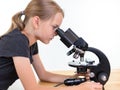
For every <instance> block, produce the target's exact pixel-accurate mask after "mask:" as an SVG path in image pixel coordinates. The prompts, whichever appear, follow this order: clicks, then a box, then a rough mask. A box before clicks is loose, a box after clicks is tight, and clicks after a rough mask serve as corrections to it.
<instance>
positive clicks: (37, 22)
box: [32, 16, 40, 29]
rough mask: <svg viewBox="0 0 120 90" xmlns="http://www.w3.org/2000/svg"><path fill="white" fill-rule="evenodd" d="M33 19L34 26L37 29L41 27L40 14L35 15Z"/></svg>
mask: <svg viewBox="0 0 120 90" xmlns="http://www.w3.org/2000/svg"><path fill="white" fill-rule="evenodd" d="M32 21H33V26H34V28H36V29H37V28H38V27H39V23H40V18H39V17H38V16H34V17H33V20H32Z"/></svg>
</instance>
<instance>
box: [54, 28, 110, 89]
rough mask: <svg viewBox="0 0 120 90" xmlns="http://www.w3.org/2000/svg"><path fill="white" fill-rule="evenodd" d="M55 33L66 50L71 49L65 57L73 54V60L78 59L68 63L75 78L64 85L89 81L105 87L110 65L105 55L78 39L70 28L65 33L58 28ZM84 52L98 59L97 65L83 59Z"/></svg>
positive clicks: (80, 38) (67, 80) (92, 61)
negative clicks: (74, 72) (74, 70)
mask: <svg viewBox="0 0 120 90" xmlns="http://www.w3.org/2000/svg"><path fill="white" fill-rule="evenodd" d="M56 32H57V34H58V36H59V37H60V40H61V41H62V43H63V44H65V45H66V46H67V47H68V48H70V47H72V49H71V50H70V51H68V52H67V55H68V56H69V55H72V54H73V58H74V59H78V58H80V59H79V60H77V61H76V60H72V61H71V62H68V65H69V66H71V67H74V68H76V74H77V77H75V78H69V79H66V80H65V81H64V84H65V85H67V86H73V85H78V84H81V83H83V82H85V81H89V80H91V81H95V82H100V83H101V84H102V85H105V84H106V82H107V81H108V79H109V76H110V63H109V61H108V58H107V57H106V55H105V54H104V53H103V52H102V51H100V50H99V49H97V48H94V47H89V46H88V43H87V42H86V41H85V40H84V39H83V38H82V37H78V36H77V35H76V34H75V33H74V32H73V31H72V30H71V29H70V28H68V29H67V30H66V31H65V32H64V31H63V30H62V29H60V28H58V29H57V30H56ZM86 52H91V53H93V54H95V55H96V56H97V57H98V59H99V63H97V64H95V62H96V61H95V60H88V59H85V58H84V56H85V53H86ZM103 90H104V87H103Z"/></svg>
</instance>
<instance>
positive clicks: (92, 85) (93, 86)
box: [79, 81, 103, 90]
mask: <svg viewBox="0 0 120 90" xmlns="http://www.w3.org/2000/svg"><path fill="white" fill-rule="evenodd" d="M79 86H80V87H81V89H83V90H103V85H102V84H100V83H96V82H93V81H87V82H84V83H81V84H80V85H79Z"/></svg>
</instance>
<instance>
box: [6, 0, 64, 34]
mask: <svg viewBox="0 0 120 90" xmlns="http://www.w3.org/2000/svg"><path fill="white" fill-rule="evenodd" d="M58 12H59V13H62V15H63V17H64V12H63V10H62V9H61V7H60V6H59V5H58V4H57V3H56V2H54V1H53V0H31V1H30V2H29V4H28V5H27V7H26V8H25V10H24V11H20V12H18V13H16V14H15V15H14V16H13V17H12V23H11V26H10V28H9V30H8V31H7V33H8V32H10V31H12V30H14V29H15V28H18V29H19V30H21V31H22V30H23V29H24V27H25V25H26V23H27V22H28V20H29V18H30V17H33V16H39V17H40V19H42V20H48V19H50V18H51V17H52V16H53V15H55V14H56V13H58ZM22 16H25V18H24V20H22Z"/></svg>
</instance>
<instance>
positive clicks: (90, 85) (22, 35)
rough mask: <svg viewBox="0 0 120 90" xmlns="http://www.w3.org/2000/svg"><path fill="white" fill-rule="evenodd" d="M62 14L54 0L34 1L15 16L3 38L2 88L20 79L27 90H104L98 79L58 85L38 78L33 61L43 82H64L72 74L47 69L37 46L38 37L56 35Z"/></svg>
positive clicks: (0, 50)
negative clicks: (37, 79) (66, 74)
mask: <svg viewBox="0 0 120 90" xmlns="http://www.w3.org/2000/svg"><path fill="white" fill-rule="evenodd" d="M23 15H24V16H25V18H24V19H21V17H22V16H23ZM63 17H64V13H63V10H62V9H61V8H60V7H59V6H58V4H56V3H55V2H54V1H52V0H31V1H30V3H29V4H28V5H27V7H26V8H25V10H24V11H22V12H18V13H16V14H15V15H14V16H13V17H12V24H11V27H10V28H9V30H8V32H7V33H5V34H4V35H2V36H1V37H0V90H7V89H8V88H9V86H10V85H12V84H13V83H14V82H15V80H17V79H20V80H21V82H22V84H23V87H24V89H25V90H102V85H101V84H99V83H95V82H84V83H82V84H80V85H78V86H72V87H59V88H55V87H45V86H41V85H39V84H38V82H37V81H36V79H35V76H34V73H33V71H32V67H31V64H32V65H33V67H34V69H35V71H36V73H37V75H38V77H39V79H40V80H42V81H48V82H63V81H64V80H65V79H67V78H68V77H69V76H65V75H58V74H53V73H50V72H48V71H46V70H45V68H44V66H43V64H42V62H41V59H40V57H39V54H38V46H37V40H40V41H41V42H43V43H45V44H48V43H49V42H50V41H51V40H52V39H53V38H54V36H55V35H56V32H55V30H56V29H57V28H58V27H59V26H60V25H61V23H62V19H63Z"/></svg>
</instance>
